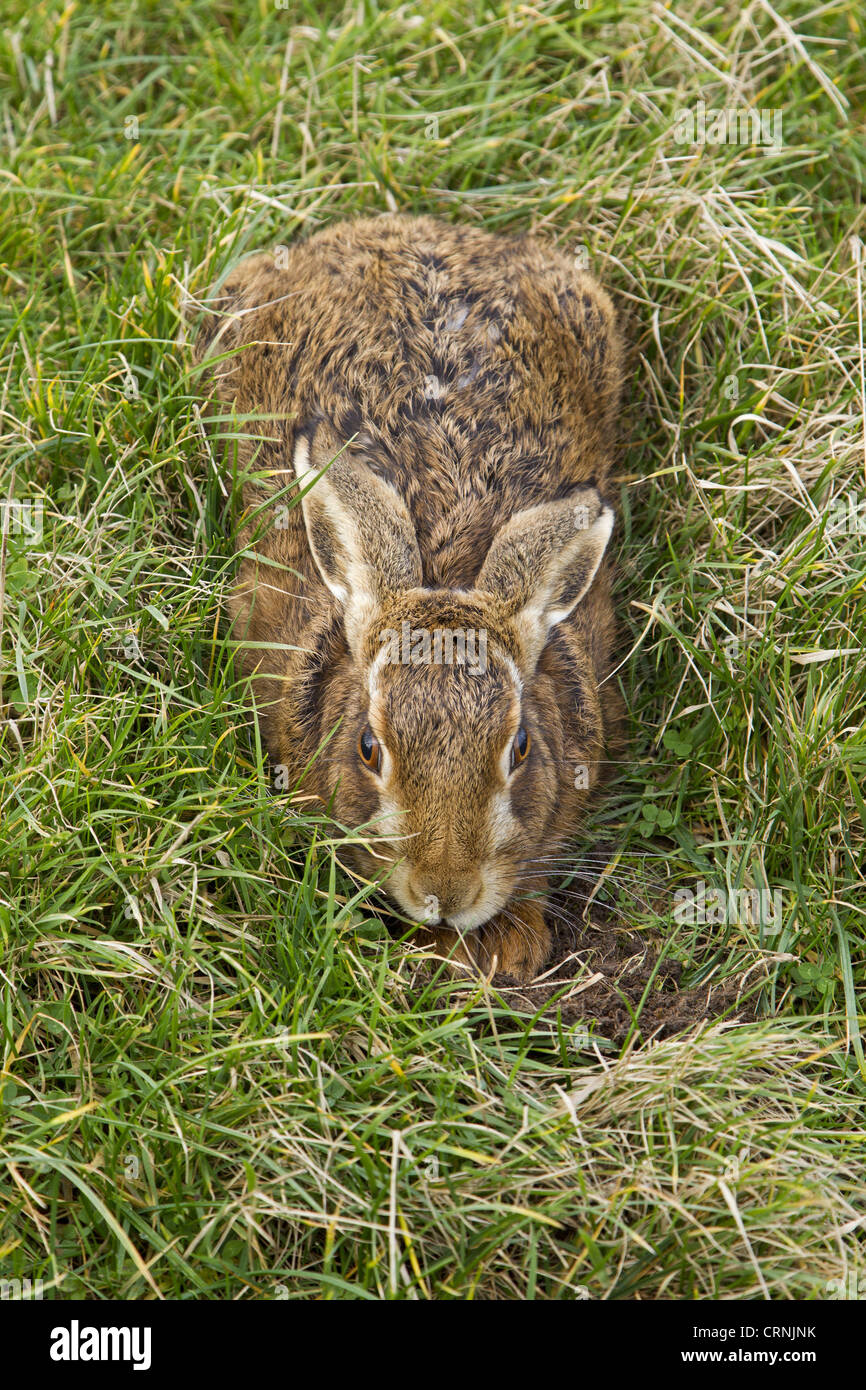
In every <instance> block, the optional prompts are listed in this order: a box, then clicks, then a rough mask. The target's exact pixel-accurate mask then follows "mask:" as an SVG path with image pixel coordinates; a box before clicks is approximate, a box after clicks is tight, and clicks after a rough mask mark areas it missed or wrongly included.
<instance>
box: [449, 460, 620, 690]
mask: <svg viewBox="0 0 866 1390" xmlns="http://www.w3.org/2000/svg"><path fill="white" fill-rule="evenodd" d="M612 530H613V510H612V508H611V507H609V506H608V504H607V503H606V502H605V501H604V500H603V499H602V497H601V495H600V494H599V492H598V491H597V489H596V488H594V487H588V488H581V489H579V490H578V491H576V492H573V493H572V494H571V495H570V496H569V497H564V498H563V499H562V500H561V501H559V502H543V503H541V504H540V505H539V506H537V507H529V508H527V510H526V511H523V512H517V513H516V514H515V515H514V516H513V517H512V518H511V520H510V521H508V522H507V523H506V524H505V526H503V528H502V530H501V531H500V532H499V534H498V535H497V536H496V537H495V539H494V541H493V544H492V545H491V547H490V549H489V551H488V552H487V558H486V559H485V561H484V564H483V565H482V566H481V572H480V574H479V576H478V579H477V580H476V584H475V587H476V589H481V590H483V591H484V592H485V593H488V594H490V595H492V596H493V598H494V599H495V600H496V601H497V606H498V607H499V610H500V612H503V613H504V615H505V616H506V617H507V618H511V619H513V620H514V622H515V625H516V627H517V630H518V634H519V636H520V639H521V644H522V647H523V657H524V659H523V666H524V672H523V673H524V675H529V674H531V672H532V671H534V669H535V666H536V663H537V661H538V658H539V656H540V655H541V652H542V649H543V647H544V644H545V642H546V641H547V636H548V633H549V632H550V629H551V628H552V627H553V626H554V625H555V624H556V623H561V622H562V621H563V619H564V618H567V617H568V615H569V614H570V613H572V612H573V611H574V609H575V608H576V607H577V605H578V604H579V603H580V601H581V599H582V598H583V597H584V595H585V594H586V592H587V590H588V589H589V586H590V585H591V583H592V581H593V579H594V578H595V575H596V572H597V570H598V567H599V565H600V564H601V561H602V557H603V555H604V552H605V549H606V548H607V543H608V541H609V540H610V535H611V531H612Z"/></svg>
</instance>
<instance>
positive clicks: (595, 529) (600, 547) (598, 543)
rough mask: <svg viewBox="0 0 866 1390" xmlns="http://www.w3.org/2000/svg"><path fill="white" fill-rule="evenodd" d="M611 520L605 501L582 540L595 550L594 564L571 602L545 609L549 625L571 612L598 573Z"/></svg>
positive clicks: (558, 621) (610, 508)
mask: <svg viewBox="0 0 866 1390" xmlns="http://www.w3.org/2000/svg"><path fill="white" fill-rule="evenodd" d="M613 522H614V515H613V508H612V507H609V506H608V505H607V503H605V504H604V505H603V506H602V509H601V511H600V512H599V514H598V516H597V517H596V519H595V521H594V522H593V524H592V526H590V527H589V529H588V530H587V531H586V533H585V536H584V540H585V541H586V542H587V543H589V544H592V545H593V546H594V547H595V549H596V551H597V554H596V559H595V564H594V565H593V566H592V568H591V569H590V570H589V572H588V573H587V576H586V582H585V584H584V586H583V588H582V589H581V590H580V591H579V592H578V594H577V595H576V597H575V598H574V599H573V600H572V601H571V603H569V604H567V605H563V606H562V607H560V608H550V609H547V611H546V618H547V623H548V625H549V627H555V626H556V624H557V623H561V622H562V621H563V620H564V619H565V618H567V617H568V615H569V613H573V612H574V610H575V608H576V607H577V605H578V604H579V603H580V600H581V599H582V598H583V597H584V595H585V594H586V593H587V591H588V589H589V588H590V586H591V584H592V581H593V580H594V579H595V576H596V574H597V573H598V567H599V565H600V564H601V562H602V560H603V559H604V552H605V551H606V550H607V543H608V541H609V540H610V538H611V534H612V532H613Z"/></svg>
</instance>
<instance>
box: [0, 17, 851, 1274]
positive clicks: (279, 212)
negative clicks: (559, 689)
mask: <svg viewBox="0 0 866 1390" xmlns="http://www.w3.org/2000/svg"><path fill="white" fill-rule="evenodd" d="M862 23H863V14H862V10H861V8H860V6H859V5H858V4H857V3H855V0H838V3H834V2H833V0H831V3H828V4H810V3H808V0H777V3H776V4H775V5H773V4H771V3H770V0H746V2H745V4H740V2H739V0H736V3H734V2H733V0H731V2H730V3H727V2H726V3H719V4H712V3H702V2H701V0H684V3H678V4H676V5H673V4H671V5H669V6H663V5H661V4H656V3H636V0H623V3H620V4H617V5H613V4H610V3H607V0H600V3H597V4H593V3H592V0H587V6H586V8H582V7H580V6H578V5H575V4H573V3H571V0H538V3H536V4H517V3H511V2H510V0H489V2H488V3H482V2H481V0H464V3H456V4H451V3H438V4H437V3H431V4H426V5H421V4H418V5H413V4H408V3H407V4H403V5H400V6H396V5H389V4H381V5H380V4H376V3H374V0H369V2H367V0H364V2H362V0H358V3H353V4H346V5H341V4H338V3H332V0H318V3H316V4H313V3H311V0H298V3H296V2H295V0H287V3H286V7H285V8H277V7H276V6H274V5H273V4H266V3H265V2H264V0H260V3H259V4H258V5H256V4H251V5H240V4H228V3H224V0H215V2H214V0H163V3H161V4H160V3H147V2H146V0H124V3H122V4H121V3H118V2H117V0H104V3H99V4H95V3H93V0H90V2H89V3H88V0H79V3H77V4H76V3H71V4H69V5H67V6H65V7H64V5H63V4H61V3H58V4H54V5H51V4H47V3H40V2H39V0H37V2H36V3H29V4H24V3H23V0H7V3H6V5H5V6H4V19H3V21H2V35H0V74H2V87H0V92H2V105H3V110H2V120H0V144H2V159H0V163H2V166H3V172H2V175H0V188H2V195H0V196H2V203H0V206H2V219H0V276H2V285H3V295H2V300H0V342H2V373H0V460H2V463H0V476H2V491H0V496H2V498H3V500H4V539H3V549H2V561H0V680H2V687H0V777H2V781H0V933H2V959H0V990H2V994H0V1000H2V1008H0V1012H2V1030H3V1031H2V1059H3V1062H2V1066H3V1069H2V1072H0V1160H2V1179H0V1280H2V1279H13V1278H31V1279H37V1278H39V1279H42V1280H43V1281H44V1286H45V1296H46V1297H52V1298H70V1297H87V1298H118V1297H134V1298H143V1299H147V1298H154V1297H165V1298H231V1299H243V1298H291V1299H298V1298H300V1299H320V1298H327V1299H333V1298H337V1299H341V1298H371V1299H392V1298H393V1299H411V1298H420V1299H427V1298H435V1299H468V1298H481V1299H491V1298H514V1297H516V1298H522V1299H583V1298H587V1297H589V1298H593V1299H598V1298H605V1299H608V1298H614V1299H631V1298H641V1299H651V1298H678V1299H691V1298H699V1299H700V1298H713V1297H716V1298H747V1299H751V1298H764V1297H771V1298H775V1299H787V1298H798V1299H800V1298H818V1299H823V1298H827V1297H832V1296H836V1295H838V1292H839V1290H840V1289H842V1288H843V1287H844V1290H845V1291H846V1292H848V1293H849V1294H850V1292H851V1290H852V1288H853V1289H854V1290H855V1291H856V1289H857V1288H858V1287H859V1291H860V1295H861V1297H862V1296H863V1295H864V1291H866V1251H864V1246H863V1241H864V1216H863V1212H864V1205H863V1203H864V1196H866V1181H864V1176H863V1174H864V1165H863V1099H864V1082H866V1062H864V1052H863V1042H862V1037H861V1032H862V1027H863V1017H864V963H866V893H864V859H866V854H864V845H866V732H864V727H863V714H864V695H866V663H864V632H866V545H864V537H866V385H864V353H863V335H864V325H863V318H864V288H863V281H864V277H866V245H864V242H866V233H864V229H863V224H864V216H866V213H864V208H863V204H862V198H863V174H864V164H866V126H864V94H866V64H864V36H863V33H862ZM700 103H704V104H705V106H700V105H699V104H700ZM718 110H738V111H740V112H742V111H744V110H745V111H747V112H748V111H750V110H755V111H760V112H763V113H765V116H766V120H765V124H764V125H763V126H761V131H760V139H759V140H758V141H757V142H752V140H751V139H739V137H738V139H737V140H736V141H732V140H730V139H726V140H725V142H724V143H717V142H714V143H710V142H709V141H707V140H705V141H704V142H703V143H702V142H701V138H700V132H699V122H700V127H701V129H703V130H706V128H707V126H708V125H709V124H710V122H711V120H712V119H713V118H712V115H711V113H712V112H713V111H718ZM683 112H685V113H687V115H686V116H685V117H684V116H683V115H682V114H681V113H683ZM690 123H691V125H692V131H691V135H690V132H689V125H690ZM720 129H721V127H720V126H717V127H716V131H717V133H718V132H719V131H720ZM726 129H727V134H728V135H730V134H731V133H732V130H733V132H734V133H736V132H737V131H738V130H739V127H738V126H737V125H736V124H734V123H732V122H727V124H726ZM777 137H778V138H777ZM388 209H391V210H394V209H399V210H401V211H417V212H432V213H435V214H437V215H439V216H442V217H444V218H447V219H457V218H460V219H464V220H466V221H469V222H471V223H473V224H477V225H482V226H485V227H488V228H491V229H496V230H514V231H524V230H527V229H531V230H532V231H534V232H535V233H536V234H538V235H541V236H545V237H548V238H550V239H551V240H552V241H554V242H556V243H557V244H560V245H562V246H565V247H570V248H573V250H574V254H575V256H576V257H578V258H579V259H580V260H581V262H582V263H584V264H588V265H589V266H590V267H591V268H592V270H593V271H594V272H595V273H596V274H597V276H598V277H599V278H600V279H601V280H602V282H603V283H604V284H605V285H606V286H607V287H608V288H609V289H610V291H611V292H612V294H613V295H614V297H615V299H616V302H617V304H618V306H619V308H620V310H621V312H622V315H623V319H624V323H625V325H626V331H627V334H628V337H629V340H630V343H631V346H632V349H633V358H632V364H631V369H630V386H629V391H628V408H627V412H626V414H625V416H624V419H623V451H622V467H621V473H620V477H619V479H618V484H619V487H620V498H619V501H620V507H621V520H620V524H619V527H618V531H617V533H616V536H615V544H616V546H617V547H618V557H619V584H618V602H619V608H620V612H621V614H622V617H623V624H624V639H623V650H622V666H621V668H620V671H619V673H618V678H619V679H620V680H621V683H622V687H623V690H624V692H625V695H626V699H627V704H628V709H629V717H630V729H629V736H630V740H631V745H630V753H629V756H628V758H627V760H626V761H625V762H624V763H623V764H622V766H621V767H619V768H618V769H617V772H616V775H615V777H614V779H613V783H612V786H611V788H610V790H609V792H608V794H607V797H606V799H605V800H604V801H603V802H602V803H601V804H600V808H599V812H598V816H597V818H596V823H595V825H594V827H593V828H592V833H593V835H594V836H596V837H597V839H598V840H599V841H603V842H604V843H607V844H613V845H615V846H616V847H617V851H618V858H617V860H616V863H615V866H614V868H613V870H612V871H611V873H610V875H609V876H608V878H607V880H606V884H605V887H604V890H603V893H602V896H605V895H606V896H607V898H608V900H609V901H610V902H611V903H612V904H613V905H614V906H615V907H616V908H617V910H618V911H620V912H621V913H622V915H623V918H624V919H625V920H627V921H628V923H629V925H630V926H632V927H634V928H636V929H638V930H639V931H640V932H641V933H642V934H644V935H645V936H646V939H647V940H653V941H661V942H662V943H663V945H664V949H665V951H666V952H667V953H668V954H669V956H670V957H671V958H674V959H676V960H678V961H680V962H681V963H682V964H683V967H684V972H683V981H684V983H685V984H695V983H705V982H711V981H713V980H719V979H722V978H724V977H726V976H729V975H732V974H736V973H738V972H739V973H740V974H741V975H742V974H746V973H747V972H748V980H749V982H750V984H751V985H752V986H756V987H759V994H758V995H757V1010H758V1016H757V1018H755V1019H753V1020H752V1021H747V1022H744V1023H741V1024H738V1025H732V1024H730V1023H721V1022H715V1023H708V1024H706V1025H704V1026H703V1027H702V1028H700V1029H694V1028H692V1029H691V1030H689V1031H688V1032H686V1033H683V1034H681V1035H678V1036H674V1037H669V1038H666V1039H663V1040H660V1041H656V1042H651V1041H648V1040H647V1039H645V1038H641V1037H640V1036H639V1032H638V1028H639V1019H637V1020H636V1028H635V1031H634V1033H633V1035H632V1036H631V1038H630V1039H629V1040H628V1042H627V1043H626V1044H625V1045H623V1046H622V1047H611V1046H610V1045H605V1040H604V1039H602V1038H600V1039H599V1040H598V1041H597V1042H596V1044H595V1045H594V1046H587V1044H586V1040H585V1039H582V1038H581V1037H580V1035H579V1030H578V1031H577V1032H575V1030H573V1029H567V1028H564V1027H561V1028H555V1027H554V1028H553V1029H552V1030H551V1028H550V1027H548V1026H542V1021H541V1020H534V1019H533V1018H532V1017H531V1016H530V1017H527V1016H522V1015H519V1014H517V1013H514V1012H512V1011H511V1010H510V1009H509V1008H508V1007H507V1006H506V1004H505V1003H504V1001H503V1000H502V999H501V998H500V997H498V996H497V993H496V991H495V990H485V989H484V988H482V986H481V985H479V986H478V988H477V989H475V990H474V991H473V992H472V993H471V995H469V996H467V994H466V991H465V990H463V991H462V992H455V990H454V987H453V985H451V984H449V981H448V980H447V979H446V978H445V976H444V974H443V973H442V972H441V971H440V972H439V974H436V975H434V976H433V977H432V978H429V979H427V978H426V977H424V981H422V980H421V979H420V978H419V974H418V971H419V965H421V964H422V963H423V962H422V954H423V953H422V952H421V950H420V948H419V947H417V945H413V943H412V940H411V937H409V938H408V939H407V940H405V941H402V942H401V941H400V940H397V939H395V938H392V937H391V936H390V935H389V934H388V932H387V931H386V929H385V927H384V925H383V923H382V921H381V920H380V916H379V913H380V912H381V908H380V907H379V906H378V905H377V901H376V899H375V898H373V899H371V898H370V896H369V894H368V893H366V891H364V890H361V891H360V892H359V891H358V890H357V889H356V888H355V887H354V886H353V885H352V883H351V882H350V880H349V879H348V878H347V877H346V876H345V874H344V873H343V871H342V870H341V869H340V867H339V865H338V864H337V862H336V858H335V855H336V853H337V851H338V849H339V845H338V843H337V842H335V841H334V839H333V837H332V835H331V831H330V828H329V826H328V823H327V821H326V820H325V818H324V817H319V816H317V814H316V813H315V812H314V811H313V810H312V809H311V808H310V807H309V805H305V804H302V803H296V804H295V805H294V806H292V807H290V806H289V804H288V801H287V798H286V797H285V796H275V795H273V794H272V793H271V791H270V789H269V785H268V773H267V767H266V762H265V759H264V758H263V756H262V751H261V748H260V746H259V745H258V743H257V741H256V737H255V730H254V722H253V720H252V718H251V703H250V694H249V691H248V689H246V688H245V687H244V686H243V685H242V684H241V683H240V682H239V681H238V680H237V679H236V678H235V676H234V675H233V670H232V661H231V653H230V651H229V650H228V649H227V647H226V645H225V644H224V642H223V640H222V639H221V636H220V629H219V626H218V621H219V612H220V599H221V595H222V593H223V592H224V590H225V587H226V585H227V583H228V582H229V580H230V578H231V573H232V546H233V540H232V535H233V526H234V515H235V513H234V509H233V499H232V497H231V496H230V491H231V487H230V485H229V486H226V485H225V483H224V482H223V479H222V476H221V473H220V470H219V468H218V466H217V461H216V459H215V457H214V455H213V451H212V448H211V445H210V444H209V442H208V440H207V437H206V436H207V429H206V415H207V409H206V407H200V406H199V404H198V381H197V378H196V377H195V375H194V373H193V371H192V369H191V353H190V348H189V342H190V339H191V336H192V333H193V331H194V326H195V322H196V315H197V306H198V305H199V304H200V303H201V300H202V298H203V296H205V295H206V294H207V290H208V287H209V286H210V285H211V284H213V283H214V281H215V280H216V279H217V278H218V277H219V276H220V275H222V274H223V273H224V272H225V271H226V269H227V268H228V267H229V266H231V265H232V264H233V263H234V262H235V261H236V260H237V259H238V258H239V257H240V256H241V255H243V254H244V253H246V252H248V251H250V250H254V249H261V248H268V247H274V246H277V245H280V244H285V243H288V242H289V241H290V240H291V239H292V238H295V237H298V236H303V235H304V234H306V233H309V232H310V231H312V230H314V229H315V228H317V227H318V226H321V225H323V224H325V223H327V222H329V221H331V220H333V219H337V218H342V217H346V216H350V215H353V214H356V213H375V212H380V211H385V210H388ZM861 236H862V237H864V242H861V240H860V237H861ZM16 504H17V505H16ZM28 508H29V511H28ZM700 883H704V884H706V885H708V887H715V888H717V889H719V890H724V891H725V892H727V893H729V894H731V895H735V894H742V892H743V891H744V890H750V889H758V890H764V891H765V893H766V894H769V895H772V897H771V898H770V899H769V900H770V901H772V902H773V903H775V904H776V905H777V906H778V909H779V910H778V911H775V912H773V913H772V914H770V915H769V916H768V915H767V914H766V913H763V912H759V913H758V914H757V916H756V915H755V914H754V913H751V912H747V911H746V912H737V911H734V912H728V913H727V914H726V920H724V921H721V922H719V921H712V920H711V921H695V922H693V923H690V922H688V921H683V920H680V919H678V918H677V917H676V916H675V903H676V901H677V900H676V898H675V894H676V892H677V890H682V889H686V890H691V891H693V892H696V891H698V889H697V885H698V884H700ZM732 901H734V902H735V903H736V901H738V899H737V897H736V896H732ZM697 915H698V916H700V914H697ZM705 915H706V914H705ZM710 916H712V914H710ZM858 1280H859V1285H858Z"/></svg>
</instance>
